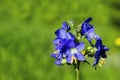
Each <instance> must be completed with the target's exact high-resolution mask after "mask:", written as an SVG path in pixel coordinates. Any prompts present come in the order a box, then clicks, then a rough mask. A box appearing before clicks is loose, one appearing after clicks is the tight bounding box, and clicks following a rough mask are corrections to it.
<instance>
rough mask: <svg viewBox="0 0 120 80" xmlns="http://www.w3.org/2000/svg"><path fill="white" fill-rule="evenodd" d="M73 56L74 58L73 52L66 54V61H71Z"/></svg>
mask: <svg viewBox="0 0 120 80" xmlns="http://www.w3.org/2000/svg"><path fill="white" fill-rule="evenodd" d="M71 58H72V54H69V55H68V56H66V61H67V62H68V63H71Z"/></svg>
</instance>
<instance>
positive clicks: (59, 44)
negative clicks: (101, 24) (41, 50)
mask: <svg viewBox="0 0 120 80" xmlns="http://www.w3.org/2000/svg"><path fill="white" fill-rule="evenodd" d="M91 20H92V18H88V19H87V20H85V21H84V22H83V23H82V24H81V28H77V29H78V30H77V31H78V32H77V34H79V35H77V34H76V35H77V36H76V35H73V34H72V33H71V32H70V30H71V28H70V26H69V25H68V24H67V23H66V22H63V23H62V27H61V28H60V29H58V30H57V31H55V35H56V36H57V38H56V39H54V40H53V43H54V45H55V52H53V53H52V54H51V56H52V57H53V58H55V59H56V62H55V64H57V65H62V64H66V63H67V64H79V63H80V62H87V60H86V57H85V56H89V57H94V58H95V61H94V63H93V66H95V67H96V65H97V64H99V65H101V64H103V60H104V58H106V57H107V56H106V51H108V50H109V49H108V48H107V47H106V46H105V45H103V43H102V39H101V37H100V36H99V35H98V34H96V33H95V31H94V27H93V26H92V25H91V24H90V23H89V22H90V21H91ZM80 35H81V36H80ZM78 37H81V38H78ZM82 37H84V38H85V39H87V40H88V42H89V43H90V46H88V47H87V49H85V47H86V46H85V43H84V42H82V41H83V40H81V39H82ZM93 40H95V43H93V42H92V41H93Z"/></svg>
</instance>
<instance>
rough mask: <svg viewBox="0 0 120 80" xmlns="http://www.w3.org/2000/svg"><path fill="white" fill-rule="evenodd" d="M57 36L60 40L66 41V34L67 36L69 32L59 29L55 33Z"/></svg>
mask: <svg viewBox="0 0 120 80" xmlns="http://www.w3.org/2000/svg"><path fill="white" fill-rule="evenodd" d="M55 34H56V36H57V37H59V38H62V39H66V34H67V31H66V30H63V29H59V30H57V31H56V32H55Z"/></svg>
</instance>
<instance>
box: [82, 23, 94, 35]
mask: <svg viewBox="0 0 120 80" xmlns="http://www.w3.org/2000/svg"><path fill="white" fill-rule="evenodd" d="M90 29H93V26H92V25H90V24H89V23H83V24H82V29H81V34H82V35H84V34H85V33H86V32H88V31H89V30H90Z"/></svg>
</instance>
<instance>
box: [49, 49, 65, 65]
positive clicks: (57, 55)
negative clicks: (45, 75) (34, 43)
mask: <svg viewBox="0 0 120 80" xmlns="http://www.w3.org/2000/svg"><path fill="white" fill-rule="evenodd" d="M51 56H52V57H53V58H55V59H56V62H55V64H57V65H61V63H62V59H63V53H61V52H60V50H56V51H55V52H54V53H52V54H51Z"/></svg>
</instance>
